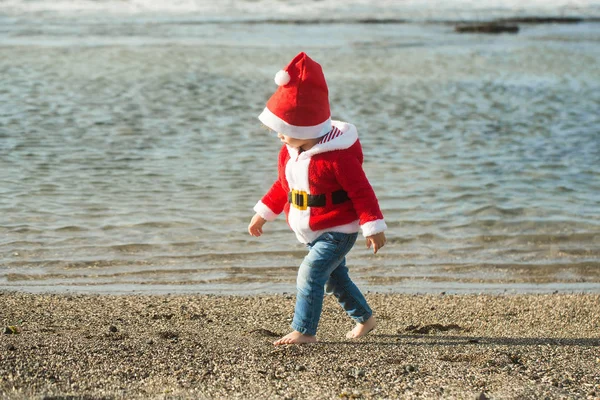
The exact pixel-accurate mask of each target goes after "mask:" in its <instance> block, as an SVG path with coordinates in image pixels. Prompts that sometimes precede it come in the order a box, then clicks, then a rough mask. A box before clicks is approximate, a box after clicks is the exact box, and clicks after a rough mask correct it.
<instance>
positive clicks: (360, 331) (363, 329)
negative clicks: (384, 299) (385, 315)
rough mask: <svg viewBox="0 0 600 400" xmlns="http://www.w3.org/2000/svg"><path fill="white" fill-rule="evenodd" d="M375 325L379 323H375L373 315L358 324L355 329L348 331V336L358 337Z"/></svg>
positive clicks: (351, 337)
mask: <svg viewBox="0 0 600 400" xmlns="http://www.w3.org/2000/svg"><path fill="white" fill-rule="evenodd" d="M375 325H377V324H376V323H375V317H374V316H372V315H371V316H370V317H369V319H368V320H366V321H365V323H364V324H356V326H355V327H354V329H352V330H351V331H350V332H348V333H346V337H347V338H348V339H358V338H359V337H362V336H365V335H366V334H367V333H369V332H371V331H372V330H373V329H375Z"/></svg>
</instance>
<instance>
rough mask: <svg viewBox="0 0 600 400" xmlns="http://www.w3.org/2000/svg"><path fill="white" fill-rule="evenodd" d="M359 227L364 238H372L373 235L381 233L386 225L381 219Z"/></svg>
mask: <svg viewBox="0 0 600 400" xmlns="http://www.w3.org/2000/svg"><path fill="white" fill-rule="evenodd" d="M360 227H361V228H362V233H363V236H364V237H369V236H373V235H375V234H377V233H380V232H383V231H385V230H386V229H387V225H386V224H385V221H384V220H382V219H377V220H375V221H369V222H365V223H364V224H362V225H361V226H360Z"/></svg>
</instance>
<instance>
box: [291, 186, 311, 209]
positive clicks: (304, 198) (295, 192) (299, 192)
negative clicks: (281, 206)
mask: <svg viewBox="0 0 600 400" xmlns="http://www.w3.org/2000/svg"><path fill="white" fill-rule="evenodd" d="M298 196H302V204H298V202H297V200H298ZM292 205H293V206H294V207H296V208H297V209H298V210H302V211H304V210H306V209H308V193H306V192H305V191H303V190H296V189H292Z"/></svg>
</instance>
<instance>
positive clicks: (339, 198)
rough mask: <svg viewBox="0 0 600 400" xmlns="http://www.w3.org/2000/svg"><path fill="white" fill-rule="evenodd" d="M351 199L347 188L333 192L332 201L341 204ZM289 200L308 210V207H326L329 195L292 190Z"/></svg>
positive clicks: (296, 205)
mask: <svg viewBox="0 0 600 400" xmlns="http://www.w3.org/2000/svg"><path fill="white" fill-rule="evenodd" d="M347 200H350V198H349V197H348V193H346V191H345V190H338V191H337V192H333V193H331V202H332V203H333V204H341V203H343V202H345V201H347ZM288 202H289V203H291V204H292V205H293V206H294V207H296V208H298V209H300V210H306V208H307V207H325V206H326V205H327V195H325V194H308V193H306V192H304V191H301V190H292V191H291V192H289V193H288Z"/></svg>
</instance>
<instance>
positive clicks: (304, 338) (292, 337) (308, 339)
mask: <svg viewBox="0 0 600 400" xmlns="http://www.w3.org/2000/svg"><path fill="white" fill-rule="evenodd" d="M316 341H317V337H316V336H312V335H303V334H302V333H300V332H298V331H294V332H291V333H288V334H287V335H285V336H284V337H282V338H281V339H278V340H276V341H274V342H273V344H274V345H275V346H279V345H281V344H301V343H315V342H316Z"/></svg>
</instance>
